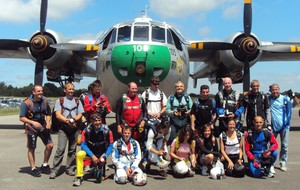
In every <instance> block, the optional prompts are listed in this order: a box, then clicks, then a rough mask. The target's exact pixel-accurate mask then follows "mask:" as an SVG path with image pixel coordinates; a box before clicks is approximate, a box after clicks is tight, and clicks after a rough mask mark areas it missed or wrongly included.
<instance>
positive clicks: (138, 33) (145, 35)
mask: <svg viewBox="0 0 300 190" xmlns="http://www.w3.org/2000/svg"><path fill="white" fill-rule="evenodd" d="M133 40H134V41H149V26H134V35H133Z"/></svg>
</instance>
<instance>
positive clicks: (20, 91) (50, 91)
mask: <svg viewBox="0 0 300 190" xmlns="http://www.w3.org/2000/svg"><path fill="white" fill-rule="evenodd" d="M32 88H33V84H32V83H30V84H29V85H28V86H23V87H20V88H19V87H13V86H12V85H6V84H5V83H4V82H0V96H9V97H12V96H15V97H27V96H29V95H30V94H31V91H32ZM43 90H44V95H45V96H47V97H62V96H64V95H65V94H64V91H63V89H62V87H57V86H56V85H55V84H54V83H45V84H44V86H43ZM86 91H87V89H78V90H75V93H74V96H77V97H79V96H80V95H81V94H82V93H83V92H86ZM283 94H287V91H285V92H283ZM295 95H296V96H297V97H298V98H299V97H300V93H297V92H295ZM190 96H191V97H199V94H195V93H190ZM213 97H214V95H210V98H213Z"/></svg>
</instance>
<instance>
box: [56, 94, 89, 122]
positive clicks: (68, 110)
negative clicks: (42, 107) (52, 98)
mask: <svg viewBox="0 0 300 190" xmlns="http://www.w3.org/2000/svg"><path fill="white" fill-rule="evenodd" d="M63 107H64V109H63V113H61V114H62V115H63V116H65V117H67V118H75V117H76V115H78V114H79V113H83V112H84V109H83V106H82V104H81V102H80V101H78V107H77V103H76V101H75V98H72V99H68V98H67V97H64V102H63ZM74 108H75V109H74ZM61 110H62V108H61V105H60V98H59V99H57V100H56V102H55V106H54V111H61ZM70 116H71V117H70Z"/></svg>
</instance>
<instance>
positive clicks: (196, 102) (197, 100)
mask: <svg viewBox="0 0 300 190" xmlns="http://www.w3.org/2000/svg"><path fill="white" fill-rule="evenodd" d="M209 100H211V102H212V108H213V109H216V101H215V100H212V99H209ZM199 104H200V102H199V99H198V98H196V99H195V101H194V105H195V108H196V115H195V116H196V119H197V118H198V115H199V112H200V110H199ZM211 114H213V113H211Z"/></svg>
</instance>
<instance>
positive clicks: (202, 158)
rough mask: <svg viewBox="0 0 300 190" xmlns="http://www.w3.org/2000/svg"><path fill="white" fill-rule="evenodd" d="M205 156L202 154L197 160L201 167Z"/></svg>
mask: <svg viewBox="0 0 300 190" xmlns="http://www.w3.org/2000/svg"><path fill="white" fill-rule="evenodd" d="M206 155H207V154H202V155H201V156H200V158H199V163H200V164H201V165H204V160H205V158H206Z"/></svg>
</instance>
